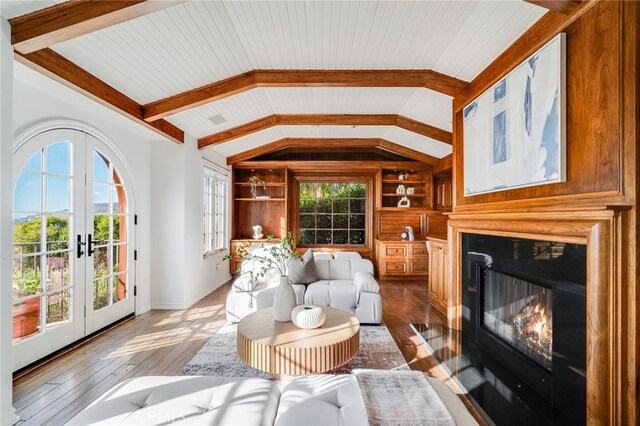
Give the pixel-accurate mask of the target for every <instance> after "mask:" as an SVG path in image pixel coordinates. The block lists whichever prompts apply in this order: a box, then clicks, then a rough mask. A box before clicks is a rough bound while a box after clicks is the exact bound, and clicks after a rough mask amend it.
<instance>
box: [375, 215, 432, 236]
mask: <svg viewBox="0 0 640 426" xmlns="http://www.w3.org/2000/svg"><path fill="white" fill-rule="evenodd" d="M377 215H378V220H377V222H378V232H379V234H378V238H379V239H389V238H393V239H398V240H399V239H400V234H402V233H403V232H405V227H407V226H411V227H413V232H414V234H415V236H416V238H417V239H424V238H426V236H427V232H428V228H427V213H426V211H415V210H414V211H406V212H405V211H378V212H377Z"/></svg>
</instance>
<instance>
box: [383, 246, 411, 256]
mask: <svg viewBox="0 0 640 426" xmlns="http://www.w3.org/2000/svg"><path fill="white" fill-rule="evenodd" d="M385 255H386V256H406V255H407V248H406V247H405V246H386V247H385Z"/></svg>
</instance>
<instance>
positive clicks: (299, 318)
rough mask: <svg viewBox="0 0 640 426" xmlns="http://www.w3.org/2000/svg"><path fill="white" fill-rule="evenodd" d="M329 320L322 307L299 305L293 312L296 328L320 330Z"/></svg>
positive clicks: (292, 318)
mask: <svg viewBox="0 0 640 426" xmlns="http://www.w3.org/2000/svg"><path fill="white" fill-rule="evenodd" d="M326 319H327V316H326V314H325V313H324V309H322V306H316V305H298V306H296V307H295V308H293V311H291V321H293V324H294V325H295V326H296V327H299V328H304V329H307V330H308V329H311V328H318V327H320V326H321V325H322V324H324V321H325V320H326Z"/></svg>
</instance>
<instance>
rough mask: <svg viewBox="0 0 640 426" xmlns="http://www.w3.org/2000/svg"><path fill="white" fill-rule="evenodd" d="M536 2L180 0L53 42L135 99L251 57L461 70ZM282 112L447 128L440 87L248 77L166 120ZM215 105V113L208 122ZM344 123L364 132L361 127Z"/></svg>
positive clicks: (511, 30)
mask: <svg viewBox="0 0 640 426" xmlns="http://www.w3.org/2000/svg"><path fill="white" fill-rule="evenodd" d="M52 3H54V2H53V1H38V2H30V1H8V2H7V1H3V2H2V9H1V12H2V16H3V17H5V18H8V17H12V16H16V15H19V14H21V13H26V12H29V11H31V10H34V9H38V8H40V7H42V6H47V5H49V4H52ZM33 6H36V7H33ZM544 13H545V9H543V8H540V7H537V6H534V5H531V4H529V3H525V2H524V1H519V0H515V1H514V0H496V1H480V0H476V1H370V0H369V1H365V0H343V1H297V0H286V1H192V2H188V3H185V4H181V5H177V6H174V7H172V8H169V9H165V10H162V11H160V12H156V13H154V14H151V15H147V16H144V17H142V18H138V19H135V20H132V21H128V22H125V23H122V24H120V25H116V26H113V27H110V28H106V29H103V30H101V31H97V32H95V33H92V34H88V35H86V36H83V37H79V38H76V39H73V40H70V41H67V42H64V43H60V44H58V45H55V46H53V49H54V50H56V51H57V52H58V53H60V54H62V55H63V56H65V57H66V58H68V59H69V60H71V61H72V62H75V63H76V64H78V65H79V66H81V67H82V68H84V69H86V70H87V71H89V72H90V73H92V74H94V75H96V76H97V77H98V78H100V79H102V80H103V81H105V82H107V83H108V84H110V85H111V86H113V87H115V88H116V89H118V90H119V91H121V92H123V93H125V94H126V95H128V96H129V97H131V98H133V99H134V100H136V101H137V102H139V103H141V104H146V103H149V102H152V101H156V100H158V99H162V98H165V97H168V96H171V95H175V94H177V93H181V92H184V91H187V90H190V89H193V88H196V87H200V86H203V85H206V84H209V83H212V82H215V81H219V80H222V79H225V78H228V77H231V76H234V75H237V74H240V73H243V72H246V71H250V70H252V69H351V70H361V69H433V70H435V71H438V72H441V73H444V74H447V75H450V76H452V77H456V78H459V79H462V80H466V81H470V80H472V79H473V78H474V77H476V76H477V75H478V74H479V73H480V72H481V71H482V70H483V69H484V68H485V67H486V66H487V65H488V64H489V63H491V61H492V60H493V59H495V58H496V57H497V56H498V55H499V54H500V53H501V52H502V51H504V49H506V48H507V47H508V46H509V45H510V44H511V43H512V42H513V41H514V40H515V39H517V38H518V37H519V36H520V35H521V34H522V33H523V32H524V31H526V30H527V29H528V28H529V27H530V26H531V25H532V24H533V23H535V22H536V21H537V20H538V19H539V18H540V17H541V16H542V15H543V14H544ZM285 113H309V114H311V113H316V114H317V113H326V114H332V113H352V114H356V113H360V114H362V113H371V114H373V113H392V114H401V115H404V116H407V117H409V118H413V119H416V120H419V121H423V122H425V123H428V124H431V125H434V126H436V127H440V128H443V129H446V130H450V129H451V99H450V98H449V97H447V96H444V95H442V94H438V93H434V92H432V91H429V90H426V89H356V88H348V89H337V88H295V89H293V88H292V89H257V90H252V91H250V92H246V93H242V94H239V95H236V96H234V97H231V98H227V99H223V100H220V101H218V102H214V103H212V104H209V105H204V106H202V107H199V108H195V109H192V110H189V111H185V112H182V113H179V114H176V115H174V116H171V117H169V118H168V120H169V121H171V122H172V123H174V124H175V125H177V126H178V127H180V128H182V129H183V130H185V131H186V132H187V133H189V134H191V135H193V136H196V137H201V136H204V135H207V134H211V133H216V132H218V131H221V130H224V129H227V128H230V127H235V126H237V125H241V124H243V123H247V122H249V121H253V120H255V119H258V118H261V117H264V116H266V115H270V114H285ZM215 114H221V115H222V116H224V117H225V118H226V119H227V122H226V123H224V124H222V125H218V126H215V125H213V124H212V123H211V122H209V121H208V118H209V117H211V116H212V115H215ZM296 127H297V126H296ZM300 127H305V126H300ZM336 127H343V126H336ZM315 129H316V131H318V130H317V128H315ZM352 130H353V131H354V133H355V134H354V135H353V136H354V137H368V136H365V135H364V133H365V129H364V128H363V127H357V128H356V129H352ZM291 131H292V130H290V129H285V126H282V128H278V129H277V130H276V129H270V130H269V131H265V132H260V133H259V134H254V135H250V136H247V137H246V138H248V139H247V140H243V141H240V140H236V141H233V142H230V143H227V144H223V145H220V146H216V147H213V148H210V149H216V150H218V151H219V152H221V153H223V154H225V155H229V154H228V153H229V152H231V150H230V149H229V148H228V147H227V146H226V145H230V144H237V145H238V146H246V147H249V148H252V147H254V146H259V145H261V144H263V143H267V142H271V141H272V140H275V139H271V140H265V139H264V137H266V135H271V134H273V135H274V137H275V136H276V133H278V135H281V134H283V133H285V132H287V133H288V132H291ZM305 132H306V130H305ZM332 132H333V130H332V131H331V132H329V133H331V134H333V133H332ZM350 132H351V131H350ZM366 132H369V130H366ZM376 132H377V135H376V136H371V137H386V138H388V139H389V140H392V138H391V136H394V137H395V138H396V140H392V141H393V142H396V143H400V144H404V145H407V146H410V145H411V147H412V148H414V149H419V150H420V151H422V152H426V153H428V154H431V155H434V156H438V157H440V156H442V153H443V150H442V149H441V147H440V145H443V144H441V143H437V142H436V144H437V145H433V144H429V143H423V142H424V141H423V142H416V137H419V138H422V139H426V138H423V137H420V136H418V135H415V134H412V133H411V132H406V131H403V130H400V129H393V130H391V129H387V130H381V129H380V128H378V130H377V131H376ZM263 133H264V134H263ZM407 133H408V135H407ZM305 134H306V133H305ZM385 135H386V136H385ZM282 137H285V136H282ZM300 137H302V136H300ZM276 139H279V137H276ZM416 144H417V145H416ZM432 145H433V146H432ZM416 146H417V147H416ZM436 146H437V147H438V148H436ZM233 151H234V152H235V151H237V150H236V149H235V148H234V149H233ZM449 152H450V147H449ZM444 155H446V154H444Z"/></svg>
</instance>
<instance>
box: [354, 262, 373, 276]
mask: <svg viewBox="0 0 640 426" xmlns="http://www.w3.org/2000/svg"><path fill="white" fill-rule="evenodd" d="M357 272H368V273H369V274H371V275H373V274H374V270H373V263H372V262H371V261H370V260H369V259H351V276H350V277H349V278H351V279H353V278H354V277H355V276H356V273H357Z"/></svg>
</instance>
